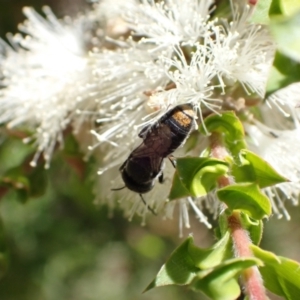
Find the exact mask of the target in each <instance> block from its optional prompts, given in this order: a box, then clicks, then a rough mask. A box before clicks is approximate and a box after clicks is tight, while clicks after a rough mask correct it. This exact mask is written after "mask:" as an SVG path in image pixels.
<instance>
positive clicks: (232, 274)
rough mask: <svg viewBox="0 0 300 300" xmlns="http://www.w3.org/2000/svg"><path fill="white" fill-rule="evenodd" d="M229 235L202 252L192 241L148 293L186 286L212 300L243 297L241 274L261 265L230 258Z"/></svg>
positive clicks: (167, 265) (176, 254)
mask: <svg viewBox="0 0 300 300" xmlns="http://www.w3.org/2000/svg"><path fill="white" fill-rule="evenodd" d="M231 248H232V245H231V242H230V238H229V233H228V232H227V233H226V234H225V235H224V236H223V238H222V239H220V240H219V241H218V242H217V243H216V244H215V245H213V246H212V247H210V248H207V249H201V248H198V247H196V246H195V245H194V243H193V238H192V237H189V238H188V239H187V240H186V241H184V242H183V243H182V244H181V245H180V246H179V247H178V248H177V249H176V250H175V251H174V252H173V253H172V255H171V256H170V258H169V259H168V260H167V261H166V263H165V264H164V265H163V266H162V268H161V269H160V271H159V273H158V274H157V276H156V277H155V279H154V280H153V281H152V282H151V284H150V285H149V286H148V287H147V289H146V290H149V289H152V288H154V287H159V286H165V285H174V284H177V285H187V284H189V285H190V287H191V288H193V289H194V290H197V291H202V292H203V293H205V294H206V295H207V296H209V297H211V298H212V299H217V300H219V299H220V300H221V299H234V298H236V297H238V296H239V295H240V288H239V284H238V280H237V279H238V276H239V274H240V273H241V271H242V270H244V269H247V268H249V267H250V266H253V265H262V263H261V261H260V260H258V259H255V258H231V256H232V252H231Z"/></svg>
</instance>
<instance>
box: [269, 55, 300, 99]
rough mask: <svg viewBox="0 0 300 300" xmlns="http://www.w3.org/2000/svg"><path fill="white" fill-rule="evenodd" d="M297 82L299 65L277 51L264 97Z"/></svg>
mask: <svg viewBox="0 0 300 300" xmlns="http://www.w3.org/2000/svg"><path fill="white" fill-rule="evenodd" d="M298 81H300V64H299V63H297V62H295V61H294V60H292V59H291V58H289V57H287V56H285V55H284V54H282V53H280V52H279V51H277V52H276V54H275V59H274V62H273V67H272V69H271V71H270V74H269V78H268V82H267V87H266V97H268V96H270V95H271V94H272V93H274V92H275V91H277V90H279V89H282V88H284V87H286V86H288V85H290V84H292V83H294V82H298Z"/></svg>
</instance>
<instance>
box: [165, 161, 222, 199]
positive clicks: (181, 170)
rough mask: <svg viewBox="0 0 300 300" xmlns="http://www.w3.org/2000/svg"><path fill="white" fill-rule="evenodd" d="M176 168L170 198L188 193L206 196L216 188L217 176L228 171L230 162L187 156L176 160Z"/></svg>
mask: <svg viewBox="0 0 300 300" xmlns="http://www.w3.org/2000/svg"><path fill="white" fill-rule="evenodd" d="M176 169H177V173H176V174H175V176H174V179H173V185H172V186H173V188H172V189H171V192H170V195H169V198H170V200H173V199H176V198H180V197H182V196H187V195H191V196H196V197H201V196H205V195H206V194H207V193H209V192H210V191H211V190H212V189H213V188H215V185H216V180H217V178H218V177H220V176H221V175H224V174H226V173H227V171H228V164H227V163H226V162H224V161H221V160H217V159H213V158H206V157H186V158H178V159H177V160H176Z"/></svg>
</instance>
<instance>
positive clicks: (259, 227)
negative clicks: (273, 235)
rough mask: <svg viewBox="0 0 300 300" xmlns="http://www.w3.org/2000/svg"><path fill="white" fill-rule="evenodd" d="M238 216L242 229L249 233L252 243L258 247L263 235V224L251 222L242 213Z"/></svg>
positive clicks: (257, 221)
mask: <svg viewBox="0 0 300 300" xmlns="http://www.w3.org/2000/svg"><path fill="white" fill-rule="evenodd" d="M240 216H241V221H242V224H243V228H244V229H245V230H247V231H248V232H249V234H250V238H251V241H252V243H253V244H255V245H259V243H260V241H261V238H262V233H263V222H262V221H261V220H253V219H251V218H250V217H249V216H248V215H246V214H244V213H243V212H242V213H241V214H240Z"/></svg>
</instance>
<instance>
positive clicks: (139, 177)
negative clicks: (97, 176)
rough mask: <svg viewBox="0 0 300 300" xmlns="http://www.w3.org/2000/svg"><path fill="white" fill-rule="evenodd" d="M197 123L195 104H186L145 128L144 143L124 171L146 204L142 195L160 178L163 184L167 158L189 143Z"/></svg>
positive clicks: (126, 178)
mask: <svg viewBox="0 0 300 300" xmlns="http://www.w3.org/2000/svg"><path fill="white" fill-rule="evenodd" d="M194 124H195V112H194V110H193V107H192V105H191V104H182V105H178V106H176V107H174V108H173V109H170V110H169V111H167V112H166V113H165V114H164V115H163V116H162V117H161V118H160V119H159V120H158V121H157V122H155V123H153V124H151V125H148V126H146V127H144V128H143V129H142V130H141V132H140V133H139V137H140V138H142V139H143V142H142V143H141V145H139V146H138V147H137V148H136V149H134V150H133V151H132V152H131V153H130V155H129V157H128V158H127V159H126V161H125V162H124V163H123V164H122V166H121V167H120V172H121V175H122V178H123V181H124V183H125V187H127V188H128V189H130V190H131V191H133V192H136V193H139V194H140V196H141V199H142V201H143V202H144V203H145V204H146V202H145V200H144V198H143V197H142V194H144V193H147V192H149V191H151V190H152V188H153V186H154V182H155V179H156V178H158V179H159V181H160V182H162V181H163V173H162V169H163V165H164V159H165V158H166V157H170V155H171V153H173V152H174V151H175V150H176V149H177V148H178V147H179V146H181V145H182V144H183V143H184V142H185V140H186V139H187V137H188V136H189V134H190V133H191V131H192V130H193V128H194ZM170 160H171V159H170ZM171 162H172V160H171ZM146 206H147V204H146ZM147 207H148V206H147ZM148 208H149V210H151V212H152V213H154V212H153V210H152V209H151V208H150V207H148Z"/></svg>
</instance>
